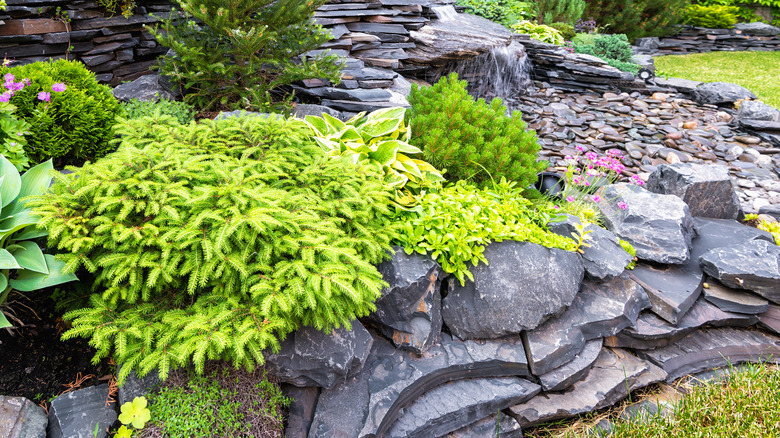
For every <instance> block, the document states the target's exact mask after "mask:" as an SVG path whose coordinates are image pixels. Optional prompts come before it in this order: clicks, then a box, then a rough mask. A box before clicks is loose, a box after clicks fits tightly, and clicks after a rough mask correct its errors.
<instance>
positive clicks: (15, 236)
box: [0, 156, 78, 328]
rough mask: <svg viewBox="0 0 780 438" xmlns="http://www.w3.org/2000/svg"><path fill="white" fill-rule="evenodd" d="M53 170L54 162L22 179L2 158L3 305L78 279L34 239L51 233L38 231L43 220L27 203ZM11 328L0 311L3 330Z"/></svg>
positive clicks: (0, 275) (0, 269)
mask: <svg viewBox="0 0 780 438" xmlns="http://www.w3.org/2000/svg"><path fill="white" fill-rule="evenodd" d="M51 170H52V165H51V161H47V162H45V163H41V164H39V165H37V166H35V167H33V168H32V169H30V170H28V171H27V172H25V173H24V174H23V175H21V176H19V172H18V171H17V170H16V167H14V165H13V164H12V163H11V162H10V161H8V160H7V159H6V158H5V157H3V156H0V206H2V210H0V305H2V304H3V303H5V302H6V300H7V298H8V295H9V294H10V293H11V291H13V290H17V291H21V292H29V291H33V290H38V289H43V288H45V287H50V286H55V285H58V284H62V283H66V282H69V281H74V280H78V279H77V278H76V276H75V275H73V274H65V273H63V272H62V271H63V268H64V266H65V265H64V263H62V262H61V261H59V260H56V259H55V258H54V256H52V255H49V254H44V253H43V251H41V248H40V247H39V246H38V244H37V243H36V242H35V240H34V239H36V238H39V237H43V236H46V234H47V233H46V231H44V230H38V229H35V225H37V224H38V223H39V220H40V218H39V217H38V216H36V215H35V214H33V213H32V212H31V211H30V208H29V205H28V204H27V202H26V201H25V200H23V198H27V197H28V196H39V195H42V194H43V193H44V192H45V191H46V189H47V188H48V187H49V184H50V183H51V180H52V177H51V176H49V172H50V171H51ZM10 326H11V323H10V322H9V321H8V319H7V318H6V316H5V315H4V314H3V313H2V312H0V328H4V327H10Z"/></svg>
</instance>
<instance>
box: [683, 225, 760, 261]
mask: <svg viewBox="0 0 780 438" xmlns="http://www.w3.org/2000/svg"><path fill="white" fill-rule="evenodd" d="M693 221H694V224H695V226H696V238H695V239H693V243H692V245H691V258H692V259H695V260H696V262H697V263H698V258H699V257H701V256H702V255H704V253H706V252H707V251H710V250H712V249H715V248H721V247H724V246H731V245H738V244H741V243H745V242H749V241H753V240H765V241H767V242H770V243H773V242H774V238H773V237H772V234H770V233H768V232H766V231H764V230H759V229H758V228H754V227H751V226H748V225H745V224H743V223H740V222H738V221H735V220H727V219H711V218H701V217H697V218H694V220H693Z"/></svg>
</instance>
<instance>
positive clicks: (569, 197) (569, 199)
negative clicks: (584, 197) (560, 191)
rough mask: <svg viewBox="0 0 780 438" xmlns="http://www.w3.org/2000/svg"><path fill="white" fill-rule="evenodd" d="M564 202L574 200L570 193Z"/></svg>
mask: <svg viewBox="0 0 780 438" xmlns="http://www.w3.org/2000/svg"><path fill="white" fill-rule="evenodd" d="M566 202H574V196H571V195H569V196H567V197H566Z"/></svg>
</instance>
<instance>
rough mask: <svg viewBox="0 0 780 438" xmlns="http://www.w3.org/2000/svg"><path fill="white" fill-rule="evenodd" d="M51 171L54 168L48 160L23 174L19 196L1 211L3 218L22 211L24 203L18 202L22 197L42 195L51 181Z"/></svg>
mask: <svg viewBox="0 0 780 438" xmlns="http://www.w3.org/2000/svg"><path fill="white" fill-rule="evenodd" d="M52 169H54V166H52V164H51V159H50V160H48V161H45V162H43V163H41V164H38V165H37V166H35V167H33V168H31V169H29V170H28V171H27V172H24V175H22V177H21V180H22V187H21V189H20V190H19V195H18V196H17V197H16V201H15V202H12V203H10V204H9V205H8V206H7V207H6V208H4V209H3V217H5V216H10V215H12V214H15V213H18V212H20V211H22V210H24V208H25V207H24V203H23V202H19V200H21V199H23V198H24V197H26V196H37V195H42V194H43V193H44V192H45V191H46V190H47V189H48V188H49V185H50V184H51V180H52V179H53V178H52V176H51V171H52Z"/></svg>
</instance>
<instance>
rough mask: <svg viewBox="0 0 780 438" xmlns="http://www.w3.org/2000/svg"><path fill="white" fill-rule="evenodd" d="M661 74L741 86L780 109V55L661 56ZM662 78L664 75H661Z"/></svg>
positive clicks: (658, 68) (658, 60)
mask: <svg viewBox="0 0 780 438" xmlns="http://www.w3.org/2000/svg"><path fill="white" fill-rule="evenodd" d="M655 68H656V71H657V72H658V73H663V74H665V75H669V76H673V77H676V78H683V79H690V80H694V81H701V82H731V83H733V84H738V85H741V86H743V87H745V88H747V89H748V90H750V91H752V92H753V94H755V95H756V96H758V97H759V99H761V100H762V101H763V102H764V103H767V104H769V105H772V106H773V107H775V108H780V80H778V78H779V77H780V52H710V53H696V54H693V55H673V56H658V57H656V58H655ZM658 76H659V77H662V75H661V74H658Z"/></svg>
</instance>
